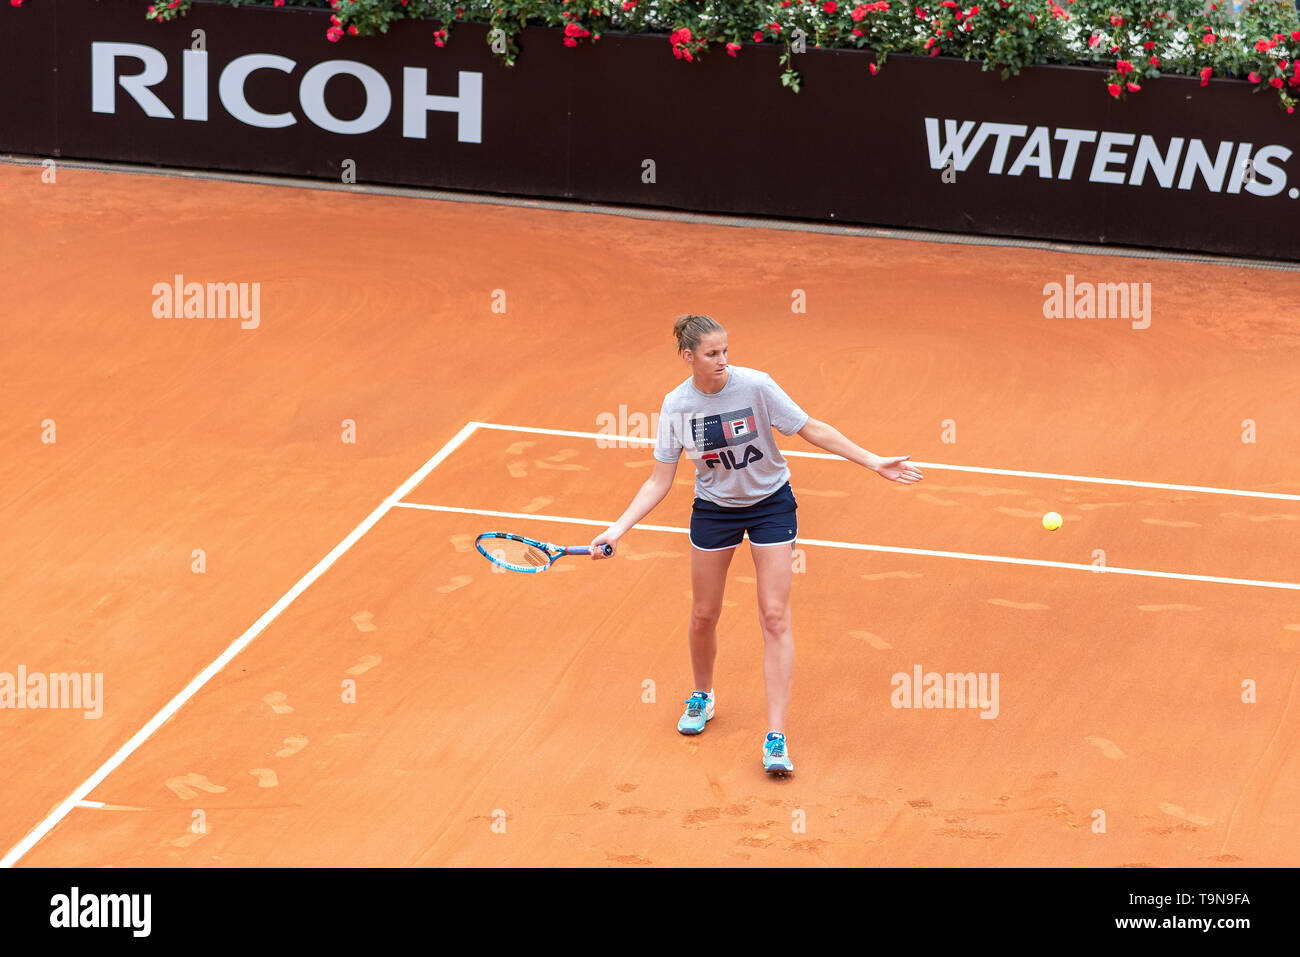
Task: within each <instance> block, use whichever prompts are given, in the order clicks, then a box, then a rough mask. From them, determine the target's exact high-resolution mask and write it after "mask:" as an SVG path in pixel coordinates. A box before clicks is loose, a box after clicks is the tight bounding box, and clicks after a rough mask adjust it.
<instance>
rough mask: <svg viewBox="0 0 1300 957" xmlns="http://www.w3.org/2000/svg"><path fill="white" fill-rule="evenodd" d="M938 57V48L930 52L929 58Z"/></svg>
mask: <svg viewBox="0 0 1300 957" xmlns="http://www.w3.org/2000/svg"><path fill="white" fill-rule="evenodd" d="M938 55H939V48H938V47H935V48H934V49H933V50H931V51H930V56H938Z"/></svg>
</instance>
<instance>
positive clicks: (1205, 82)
mask: <svg viewBox="0 0 1300 957" xmlns="http://www.w3.org/2000/svg"><path fill="white" fill-rule="evenodd" d="M1212 73H1214V67H1212V66H1203V67H1201V86H1209V85H1210V75H1211V74H1212Z"/></svg>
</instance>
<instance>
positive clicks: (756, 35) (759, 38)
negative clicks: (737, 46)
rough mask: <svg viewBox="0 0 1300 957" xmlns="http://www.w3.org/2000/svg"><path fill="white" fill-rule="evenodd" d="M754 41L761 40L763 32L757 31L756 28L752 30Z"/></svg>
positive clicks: (758, 41) (759, 41)
mask: <svg viewBox="0 0 1300 957" xmlns="http://www.w3.org/2000/svg"><path fill="white" fill-rule="evenodd" d="M754 42H755V43H762V42H763V34H761V33H759V32H758V31H757V30H755V31H754Z"/></svg>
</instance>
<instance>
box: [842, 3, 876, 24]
mask: <svg viewBox="0 0 1300 957" xmlns="http://www.w3.org/2000/svg"><path fill="white" fill-rule="evenodd" d="M872 6H873V7H874V6H875V4H874V3H873V4H872ZM831 12H833V11H831ZM866 15H867V8H866V7H864V6H863V5H862V4H858V5H857V6H856V7H854V8H853V9H852V10H851V11H850V12H849V16H851V17H852V18H853V19H854V20H855V21H856V20H861V19H862V18H863V17H865V16H866Z"/></svg>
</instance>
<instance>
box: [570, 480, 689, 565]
mask: <svg viewBox="0 0 1300 957" xmlns="http://www.w3.org/2000/svg"><path fill="white" fill-rule="evenodd" d="M677 461H678V462H680V461H681V459H678V460H677ZM676 472H677V462H660V461H659V460H658V459H656V460H655V470H654V471H653V472H651V473H650V477H649V478H648V479H646V480H645V484H643V485H642V486H641V490H640V491H639V492H637V493H636V497H635V498H633V499H632V504H631V505H629V506H628V507H627V511H625V512H624V513H623V515H622V517H621V518H620V519H619V520H618V521H617V522H615V523H614V524H613V525H611V526H610V527H609V528H607V529H605V531H603V532H601V533H600V534H599V535H597V536H596V537H595V538H593V539H592V540H591V557H592V558H594V559H601V558H607V557H613V556H612V555H609V556H607V555H605V550H604V549H603V548H600V547H599V546H601V545H612V546H613V547H614V551H615V553H617V551H618V540H619V539H620V538H622V537H623V535H624V534H625V533H626V532H627V530H628V529H630V528H631V527H632V526H633V525H635V524H636V523H637V522H639V521H641V519H643V518H645V517H646V516H647V515H649V514H650V512H651V511H653V510H654V507H655V506H656V505H658V504H659V503H660V502H662V501H663V500H664V499H665V498H666V497H667V495H668V493H669V492H670V491H671V490H672V487H673V476H674V475H675V474H676Z"/></svg>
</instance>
